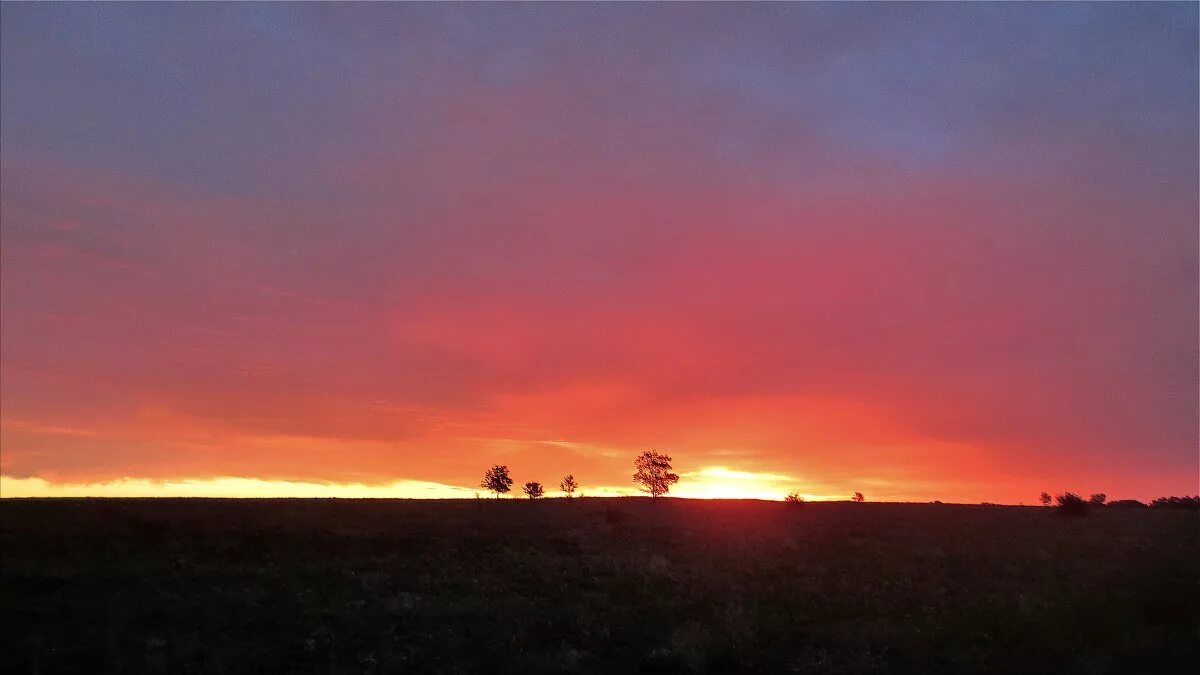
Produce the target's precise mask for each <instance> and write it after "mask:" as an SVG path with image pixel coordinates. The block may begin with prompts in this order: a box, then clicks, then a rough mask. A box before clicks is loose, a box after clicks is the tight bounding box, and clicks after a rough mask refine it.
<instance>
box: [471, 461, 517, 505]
mask: <svg viewBox="0 0 1200 675" xmlns="http://www.w3.org/2000/svg"><path fill="white" fill-rule="evenodd" d="M512 484H513V480H512V478H509V477H508V467H507V466H504V465H503V464H497V465H495V466H493V467H492V468H490V469H488V470H487V473H485V474H483V480H482V481H480V483H479V487H481V488H483V489H485V490H487V491H488V492H495V493H496V499H499V498H500V495H501V494H502V493H505V492H508V491H509V490H511V489H512Z"/></svg>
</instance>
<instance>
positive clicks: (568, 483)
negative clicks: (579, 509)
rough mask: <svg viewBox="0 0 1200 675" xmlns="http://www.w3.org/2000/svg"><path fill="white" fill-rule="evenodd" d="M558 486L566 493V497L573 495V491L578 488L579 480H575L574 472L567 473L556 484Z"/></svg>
mask: <svg viewBox="0 0 1200 675" xmlns="http://www.w3.org/2000/svg"><path fill="white" fill-rule="evenodd" d="M558 488H559V489H560V490H562V491H563V492H565V493H566V495H567V497H568V498H570V497H573V496H575V491H576V490H578V489H579V482H578V481H576V480H575V475H574V474H570V473H569V474H567V475H566V476H565V477H564V478H563V479H562V482H561V483H559V484H558Z"/></svg>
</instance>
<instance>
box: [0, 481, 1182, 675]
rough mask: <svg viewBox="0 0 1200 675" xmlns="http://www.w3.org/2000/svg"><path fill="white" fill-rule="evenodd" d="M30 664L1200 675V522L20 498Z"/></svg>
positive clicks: (878, 509)
mask: <svg viewBox="0 0 1200 675" xmlns="http://www.w3.org/2000/svg"><path fill="white" fill-rule="evenodd" d="M0 514H2V519H0V528H2V529H0V556H2V561H3V589H2V593H3V595H2V597H0V601H2V602H0V606H2V610H0V611H2V615H0V616H2V619H3V623H4V625H3V626H2V628H3V636H4V638H3V640H4V644H3V650H4V656H3V660H4V662H5V666H6V668H9V669H11V670H12V671H13V672H42V673H58V672H79V673H100V672H161V673H189V672H197V673H199V672H205V673H209V672H305V673H307V672H318V673H357V672H418V673H477V672H478V673H484V672H486V673H508V672H511V673H555V672H562V673H575V672H587V673H623V672H712V673H731V672H756V673H757V672H762V673H774V672H815V673H843V672H876V671H890V672H915V671H921V672H930V671H940V672H1055V673H1130V672H1147V673H1195V672H1200V516H1198V515H1197V514H1196V513H1195V512H1169V511H1157V510H1122V509H1105V510H1101V511H1098V512H1095V513H1093V514H1092V515H1090V516H1088V517H1086V518H1078V519H1073V518H1061V517H1058V516H1056V515H1055V513H1054V512H1053V510H1052V509H1043V508H1035V507H1027V508H1021V507H982V506H951V505H921V504H870V503H867V504H850V503H825V504H820V503H810V504H805V505H802V506H799V507H796V506H791V505H785V504H782V503H770V502H733V501H728V502H701V501H684V500H664V501H662V502H660V503H658V504H653V503H651V502H650V501H649V500H639V499H612V500H600V499H582V500H575V501H574V502H568V501H565V500H557V499H556V500H542V501H540V502H537V503H529V502H526V501H518V500H505V501H501V502H498V503H497V502H494V501H486V500H484V501H479V502H473V501H457V502H454V501H444V502H422V501H353V500H331V501H324V500H248V501H235V500H34V501H26V500H15V501H14V500H6V501H3V502H0Z"/></svg>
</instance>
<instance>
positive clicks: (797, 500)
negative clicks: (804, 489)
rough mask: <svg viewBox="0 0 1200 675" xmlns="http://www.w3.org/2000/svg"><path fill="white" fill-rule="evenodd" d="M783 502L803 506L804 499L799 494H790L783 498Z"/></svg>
mask: <svg viewBox="0 0 1200 675" xmlns="http://www.w3.org/2000/svg"><path fill="white" fill-rule="evenodd" d="M783 501H785V502H787V503H788V504H803V503H804V497H801V496H800V493H799V492H789V493H788V494H787V496H786V497H784V498H783Z"/></svg>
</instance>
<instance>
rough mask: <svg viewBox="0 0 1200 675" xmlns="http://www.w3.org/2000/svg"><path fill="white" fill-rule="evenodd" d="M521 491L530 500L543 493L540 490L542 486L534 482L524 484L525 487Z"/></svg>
mask: <svg viewBox="0 0 1200 675" xmlns="http://www.w3.org/2000/svg"><path fill="white" fill-rule="evenodd" d="M522 489H524V490H525V494H526V495H528V496H529V498H530V499H537V498H538V497H541V496H542V494H543V493H544V490H542V484H541V483H539V482H537V481H535V480H531V481H529V482H528V483H526V484H525V487H524V488H522Z"/></svg>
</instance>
